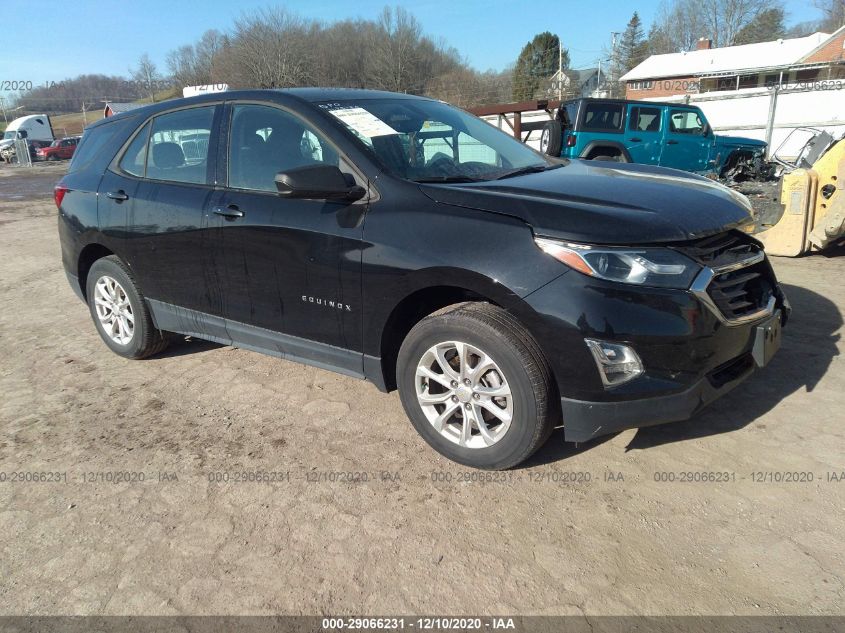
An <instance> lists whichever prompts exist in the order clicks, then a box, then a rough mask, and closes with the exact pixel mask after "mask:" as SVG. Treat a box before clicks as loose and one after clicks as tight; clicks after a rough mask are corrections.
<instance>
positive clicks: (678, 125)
mask: <svg viewBox="0 0 845 633" xmlns="http://www.w3.org/2000/svg"><path fill="white" fill-rule="evenodd" d="M669 129H670V130H671V131H672V132H674V133H676V134H692V135H698V136H701V135H702V134H703V133H704V122H703V121H702V120H701V117H699V116H698V113H697V112H693V111H692V110H672V111H671V112H670V113H669Z"/></svg>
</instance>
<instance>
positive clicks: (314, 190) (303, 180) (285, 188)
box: [275, 165, 367, 202]
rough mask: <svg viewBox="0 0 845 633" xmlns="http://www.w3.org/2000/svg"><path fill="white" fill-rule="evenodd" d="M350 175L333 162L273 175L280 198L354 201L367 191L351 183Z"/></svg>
mask: <svg viewBox="0 0 845 633" xmlns="http://www.w3.org/2000/svg"><path fill="white" fill-rule="evenodd" d="M350 181H352V177H351V176H347V175H346V174H344V173H343V172H342V171H340V169H338V167H337V166H336V165H308V166H307V167H296V168H294V169H288V170H287V171H283V172H279V173H278V174H276V178H275V182H276V189H278V190H279V195H280V196H282V197H284V198H301V199H306V200H345V201H348V202H354V201H355V200H360V199H361V198H363V197H364V196H365V195H367V190H366V189H364V188H363V187H360V186H358V185H356V184H354V181H353V182H350Z"/></svg>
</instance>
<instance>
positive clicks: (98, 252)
mask: <svg viewBox="0 0 845 633" xmlns="http://www.w3.org/2000/svg"><path fill="white" fill-rule="evenodd" d="M109 255H114V251H112V250H111V249H110V248H108V247H106V246H103V245H102V244H100V243H99V242H91V243H90V244H86V245H85V246H84V247H83V248H82V250H81V251H80V252H79V258H78V259H77V265H76V271H77V275H78V279H79V288H80V290H81V291H82V296H83V298H85V299H86V300H87V299H88V272H89V271H90V270H91V266H93V265H94V262H96V261H97V260H98V259H102V258H103V257H108V256H109Z"/></svg>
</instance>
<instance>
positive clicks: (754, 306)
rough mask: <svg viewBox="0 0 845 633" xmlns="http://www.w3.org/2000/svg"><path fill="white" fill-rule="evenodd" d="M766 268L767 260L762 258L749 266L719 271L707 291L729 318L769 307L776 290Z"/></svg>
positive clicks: (738, 317)
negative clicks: (724, 271)
mask: <svg viewBox="0 0 845 633" xmlns="http://www.w3.org/2000/svg"><path fill="white" fill-rule="evenodd" d="M767 269H768V263H767V262H766V261H762V262H759V263H757V264H755V265H753V266H751V267H748V268H740V269H739V270H735V271H732V272H727V273H720V274H718V275H716V276H715V277H713V281H711V282H710V285H709V286H708V287H707V294H709V295H710V298H711V299H713V303H715V304H716V307H718V308H719V310H721V311H722V314H724V315H725V318H726V319H728V320H730V319H740V318H742V317H744V316H747V315H749V314H752V313H754V312H757V311H759V310H760V309H761V308H764V307H766V305H767V304H768V303H769V298H770V297H771V296H772V293H773V292H774V286H773V284H772V281H771V280H770V279H769V277H768V276H767V274H766V273H767Z"/></svg>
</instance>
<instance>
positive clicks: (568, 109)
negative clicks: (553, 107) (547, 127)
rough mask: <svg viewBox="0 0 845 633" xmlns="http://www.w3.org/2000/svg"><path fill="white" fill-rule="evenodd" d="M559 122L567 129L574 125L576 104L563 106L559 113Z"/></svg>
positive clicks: (576, 113) (576, 110) (576, 112)
mask: <svg viewBox="0 0 845 633" xmlns="http://www.w3.org/2000/svg"><path fill="white" fill-rule="evenodd" d="M561 117H562V120H561V122H562V123H563V124H564V125H565V126H566V127H568V128H571V127H572V126H573V125H575V119H576V118H577V117H578V103H567V104H566V105H565V106H563V110H562V111H561Z"/></svg>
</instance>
